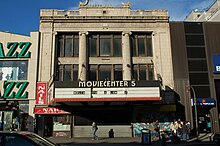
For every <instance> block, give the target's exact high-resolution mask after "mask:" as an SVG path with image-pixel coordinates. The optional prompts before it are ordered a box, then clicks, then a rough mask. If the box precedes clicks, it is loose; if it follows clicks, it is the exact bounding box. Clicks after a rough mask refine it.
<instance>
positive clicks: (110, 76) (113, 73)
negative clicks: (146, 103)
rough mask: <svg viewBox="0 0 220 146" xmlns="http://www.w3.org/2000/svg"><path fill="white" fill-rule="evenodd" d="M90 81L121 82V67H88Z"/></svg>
mask: <svg viewBox="0 0 220 146" xmlns="http://www.w3.org/2000/svg"><path fill="white" fill-rule="evenodd" d="M89 80H90V81H97V80H100V81H105V80H118V81H121V80H122V65H90V69H89Z"/></svg>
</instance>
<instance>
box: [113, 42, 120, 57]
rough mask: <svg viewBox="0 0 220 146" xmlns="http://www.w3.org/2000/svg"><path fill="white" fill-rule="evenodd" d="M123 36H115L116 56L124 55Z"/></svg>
mask: <svg viewBox="0 0 220 146" xmlns="http://www.w3.org/2000/svg"><path fill="white" fill-rule="evenodd" d="M121 42H122V40H121V38H114V56H117V57H120V56H122V46H121Z"/></svg>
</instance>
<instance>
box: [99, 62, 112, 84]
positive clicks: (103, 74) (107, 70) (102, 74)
mask: <svg viewBox="0 0 220 146" xmlns="http://www.w3.org/2000/svg"><path fill="white" fill-rule="evenodd" d="M111 69H112V66H111V65H100V66H99V80H101V81H106V80H111Z"/></svg>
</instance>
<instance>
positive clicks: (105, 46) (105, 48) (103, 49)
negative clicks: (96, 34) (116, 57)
mask: <svg viewBox="0 0 220 146" xmlns="http://www.w3.org/2000/svg"><path fill="white" fill-rule="evenodd" d="M100 56H111V39H108V38H100Z"/></svg>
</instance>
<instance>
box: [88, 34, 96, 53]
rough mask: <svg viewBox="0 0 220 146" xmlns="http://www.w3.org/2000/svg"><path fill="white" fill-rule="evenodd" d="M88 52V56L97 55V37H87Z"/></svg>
mask: <svg viewBox="0 0 220 146" xmlns="http://www.w3.org/2000/svg"><path fill="white" fill-rule="evenodd" d="M89 52H90V56H91V57H94V56H97V38H95V37H89Z"/></svg>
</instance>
